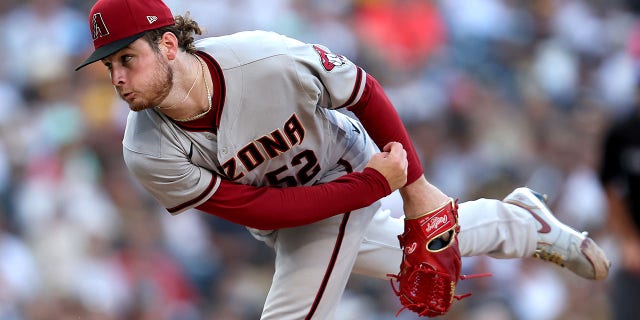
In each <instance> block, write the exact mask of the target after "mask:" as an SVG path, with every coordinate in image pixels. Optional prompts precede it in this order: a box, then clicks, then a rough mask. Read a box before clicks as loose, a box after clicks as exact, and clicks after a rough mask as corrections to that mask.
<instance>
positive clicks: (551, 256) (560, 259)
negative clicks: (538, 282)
mask: <svg viewBox="0 0 640 320" xmlns="http://www.w3.org/2000/svg"><path fill="white" fill-rule="evenodd" d="M533 256H534V257H536V258H538V259H541V260H544V261H549V262H553V263H555V264H557V265H559V266H561V267H564V260H565V259H564V256H563V255H561V254H559V253H557V252H547V251H543V250H536V252H535V253H534V254H533Z"/></svg>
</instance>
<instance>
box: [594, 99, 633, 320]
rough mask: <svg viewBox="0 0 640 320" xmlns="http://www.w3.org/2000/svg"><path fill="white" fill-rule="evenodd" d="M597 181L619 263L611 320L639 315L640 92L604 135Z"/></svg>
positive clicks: (613, 293) (614, 283) (620, 319)
mask: <svg viewBox="0 0 640 320" xmlns="http://www.w3.org/2000/svg"><path fill="white" fill-rule="evenodd" d="M600 181H601V183H602V185H603V187H604V189H605V192H606V196H607V201H608V205H609V219H610V223H611V228H612V230H613V231H614V233H615V234H616V237H617V238H618V241H619V245H620V246H619V248H620V262H619V266H618V268H617V272H616V275H615V277H613V285H612V286H611V300H612V302H611V303H612V305H611V312H612V316H613V318H612V319H616V320H617V319H619V320H622V319H637V317H638V315H639V314H640V304H638V297H639V296H640V90H639V92H638V97H637V103H636V108H635V109H634V110H633V112H632V114H631V115H630V116H628V117H624V118H621V119H620V120H618V121H616V122H614V123H612V125H611V126H610V128H608V131H607V132H606V134H605V138H604V142H603V156H602V162H601V167H600Z"/></svg>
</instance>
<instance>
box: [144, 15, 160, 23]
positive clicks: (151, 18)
mask: <svg viewBox="0 0 640 320" xmlns="http://www.w3.org/2000/svg"><path fill="white" fill-rule="evenodd" d="M147 21H149V24H152V23H154V22H156V21H158V17H156V16H147Z"/></svg>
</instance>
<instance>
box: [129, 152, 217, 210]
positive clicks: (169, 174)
mask: <svg viewBox="0 0 640 320" xmlns="http://www.w3.org/2000/svg"><path fill="white" fill-rule="evenodd" d="M123 156H124V160H125V164H126V166H127V168H128V169H129V171H130V172H131V173H132V174H133V176H134V177H135V178H136V180H137V181H138V182H139V183H140V184H141V185H142V187H143V188H144V189H145V190H147V191H148V192H149V193H150V194H151V195H152V196H153V197H154V198H155V199H156V200H157V201H158V202H159V203H160V204H161V205H162V206H164V207H165V208H166V209H167V211H169V213H171V214H172V215H177V214H179V213H181V212H183V211H185V210H187V209H189V208H193V207H195V206H198V205H200V204H202V203H203V202H205V201H206V200H207V199H208V198H210V197H211V196H212V195H213V194H214V193H215V192H216V190H217V189H218V187H219V185H220V180H221V179H220V178H219V177H218V176H217V175H214V174H213V173H212V172H210V171H208V170H206V169H204V168H201V167H198V166H195V165H193V164H191V163H190V162H189V161H187V160H186V159H182V158H180V157H158V156H153V155H148V154H143V153H139V152H135V151H131V150H130V149H128V148H126V147H125V148H124V150H123ZM150 168H153V170H150Z"/></svg>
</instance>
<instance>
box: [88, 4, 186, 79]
mask: <svg viewBox="0 0 640 320" xmlns="http://www.w3.org/2000/svg"><path fill="white" fill-rule="evenodd" d="M174 23H175V22H174V20H173V14H172V13H171V10H170V9H169V7H167V5H165V4H164V3H163V2H162V1H161V0H98V2H96V3H95V4H94V5H93V8H91V11H90V12H89V28H90V30H91V36H92V37H93V47H94V49H95V51H94V52H93V53H92V54H91V55H90V56H89V57H88V58H87V59H86V60H84V62H82V64H80V65H79V66H78V67H77V68H76V71H77V70H79V69H80V68H82V67H84V66H86V65H88V64H91V63H94V62H96V61H98V60H102V59H104V58H106V57H108V56H110V55H112V54H114V53H115V52H117V51H119V50H120V49H122V48H124V47H126V46H128V45H129V44H131V43H132V42H134V41H136V40H137V39H138V38H140V37H142V36H143V35H144V33H145V32H146V31H148V30H153V29H158V28H161V27H165V26H168V25H172V24H174Z"/></svg>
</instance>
